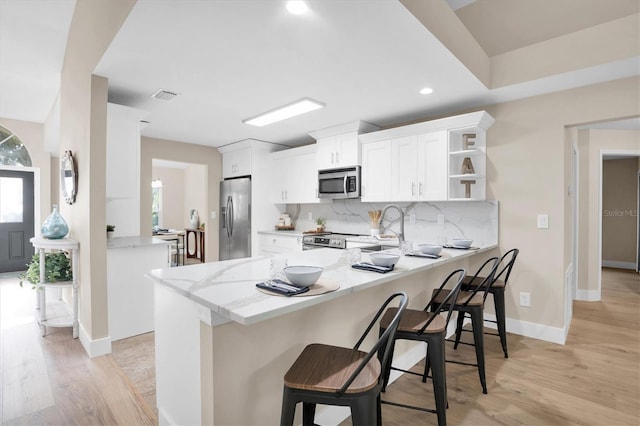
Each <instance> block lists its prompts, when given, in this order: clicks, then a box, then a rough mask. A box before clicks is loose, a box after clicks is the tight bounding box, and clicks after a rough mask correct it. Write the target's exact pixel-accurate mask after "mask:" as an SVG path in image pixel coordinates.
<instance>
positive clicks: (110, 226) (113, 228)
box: [107, 225, 116, 238]
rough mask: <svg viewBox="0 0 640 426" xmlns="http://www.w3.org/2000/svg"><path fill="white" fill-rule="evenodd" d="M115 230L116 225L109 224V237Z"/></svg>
mask: <svg viewBox="0 0 640 426" xmlns="http://www.w3.org/2000/svg"><path fill="white" fill-rule="evenodd" d="M115 230H116V226H115V225H107V238H111V237H112V236H113V232H114V231H115Z"/></svg>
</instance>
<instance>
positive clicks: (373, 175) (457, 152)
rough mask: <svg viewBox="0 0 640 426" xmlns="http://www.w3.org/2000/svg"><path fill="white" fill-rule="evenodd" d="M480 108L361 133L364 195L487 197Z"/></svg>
mask: <svg viewBox="0 0 640 426" xmlns="http://www.w3.org/2000/svg"><path fill="white" fill-rule="evenodd" d="M493 122H494V119H493V118H492V117H491V116H490V115H489V114H487V113H486V112H484V111H480V112H475V113H470V114H463V115H459V116H454V117H448V118H444V119H439V120H433V121H427V122H423V123H417V124H412V125H409V126H403V127H396V128H392V129H387V130H382V131H379V132H374V133H369V134H366V135H360V141H361V144H362V176H363V177H362V185H363V194H362V201H365V202H372V201H444V200H469V199H475V200H483V199H484V198H485V186H486V178H485V169H486V166H485V163H486V154H485V153H486V151H485V147H486V130H487V129H488V128H489V127H490V126H491V125H492V124H493Z"/></svg>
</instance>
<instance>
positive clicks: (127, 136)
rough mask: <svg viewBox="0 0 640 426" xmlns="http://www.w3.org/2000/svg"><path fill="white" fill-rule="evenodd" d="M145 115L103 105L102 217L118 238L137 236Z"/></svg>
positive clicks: (114, 105)
mask: <svg viewBox="0 0 640 426" xmlns="http://www.w3.org/2000/svg"><path fill="white" fill-rule="evenodd" d="M146 115H147V112H145V111H141V110H138V109H135V108H131V107H128V106H124V105H117V104H111V103H110V104H107V150H106V151H107V152H106V157H107V172H106V219H107V223H110V224H115V225H117V227H118V228H117V229H118V236H121V237H126V236H134V235H140V129H141V127H142V123H140V120H142V119H143V118H144V117H146Z"/></svg>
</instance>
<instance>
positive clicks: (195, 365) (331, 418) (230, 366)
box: [147, 245, 497, 425]
mask: <svg viewBox="0 0 640 426" xmlns="http://www.w3.org/2000/svg"><path fill="white" fill-rule="evenodd" d="M496 247H497V246H496V245H490V246H485V247H481V248H479V249H477V250H454V249H445V250H443V251H442V257H441V258H440V259H437V260H434V259H425V258H418V257H408V256H402V257H401V259H400V260H399V262H398V263H397V265H396V269H395V270H394V271H393V272H389V273H386V274H378V273H375V272H363V271H357V270H354V269H352V268H350V267H349V265H348V264H347V260H346V251H345V250H334V249H319V250H312V251H305V252H290V253H287V254H282V255H281V256H285V257H286V258H287V262H288V264H289V265H315V266H321V267H323V268H324V272H323V275H322V277H321V280H328V281H334V282H337V283H338V284H339V288H338V289H337V290H336V291H333V292H329V293H325V294H322V295H317V296H308V297H304V296H302V297H281V296H275V295H274V296H272V295H267V294H264V293H261V292H260V291H258V290H257V289H256V287H255V284H256V283H258V282H260V281H263V280H265V279H267V278H268V276H269V265H270V260H271V257H254V258H245V259H235V260H228V261H223V262H213V263H204V264H198V265H190V266H184V267H179V268H167V269H156V270H153V271H151V272H149V273H147V277H149V278H151V279H152V280H153V281H154V289H155V326H156V332H155V333H156V334H155V339H156V388H157V406H158V417H159V423H160V424H243V425H258V424H259V425H265V424H278V423H279V419H280V406H281V400H282V386H283V375H284V373H285V372H286V371H287V369H288V368H289V366H290V365H291V364H292V363H293V361H294V360H295V358H296V357H297V356H298V354H299V353H300V351H301V350H302V349H303V348H304V346H305V345H307V344H309V343H312V342H324V343H330V344H336V345H345V346H352V345H353V343H354V342H355V341H356V340H357V338H358V337H359V334H360V333H361V332H362V330H363V328H364V327H365V326H366V324H367V323H368V321H370V319H371V317H372V315H373V314H374V313H375V310H376V309H377V308H378V307H379V306H380V304H381V303H382V302H383V301H384V300H385V299H386V297H388V295H389V294H391V293H392V292H394V291H398V290H404V291H406V292H407V293H408V294H409V297H410V302H409V306H411V307H415V308H422V307H423V306H424V304H425V303H426V301H427V300H428V298H429V295H430V294H431V290H432V289H433V288H435V287H437V286H438V285H439V284H440V282H441V281H442V279H443V278H444V277H445V276H446V275H447V274H448V273H449V272H450V271H451V270H452V269H454V268H459V267H464V268H467V269H469V270H471V269H473V268H475V267H476V266H477V265H478V264H479V263H481V262H482V261H483V260H484V259H485V258H486V257H487V256H488V255H489V254H488V253H486V252H487V251H490V250H492V249H494V248H496ZM396 250H397V249H396ZM479 254H481V255H479ZM363 260H367V255H363ZM419 345H420V344H418V345H416V344H415V343H414V342H411V343H410V342H399V343H398V345H397V347H396V356H395V361H394V363H396V364H398V365H405V366H409V365H413V364H414V363H416V362H418V361H419V360H420V359H421V358H422V357H424V354H425V351H424V348H423V347H421V346H419ZM344 413H345V411H344V409H342V408H337V409H336V408H334V407H323V408H322V409H320V408H319V410H318V414H317V416H318V417H317V421H319V422H321V423H322V422H325V423H338V422H339V421H340V420H341V418H342V417H343V414H344ZM341 416H342V417H341ZM321 419H322V420H321Z"/></svg>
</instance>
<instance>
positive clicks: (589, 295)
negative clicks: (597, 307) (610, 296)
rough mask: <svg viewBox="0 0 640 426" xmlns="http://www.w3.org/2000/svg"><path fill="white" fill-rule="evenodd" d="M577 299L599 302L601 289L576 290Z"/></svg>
mask: <svg viewBox="0 0 640 426" xmlns="http://www.w3.org/2000/svg"><path fill="white" fill-rule="evenodd" d="M576 300H581V301H584V302H599V301H600V300H601V294H600V291H599V290H580V289H578V290H577V291H576Z"/></svg>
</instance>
